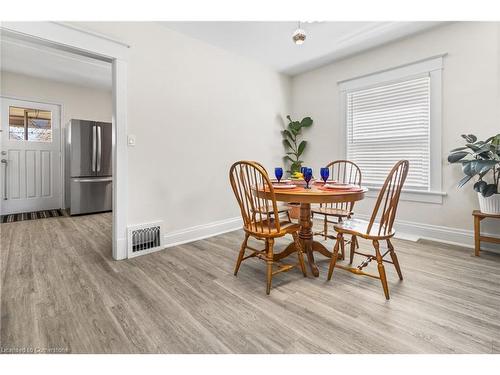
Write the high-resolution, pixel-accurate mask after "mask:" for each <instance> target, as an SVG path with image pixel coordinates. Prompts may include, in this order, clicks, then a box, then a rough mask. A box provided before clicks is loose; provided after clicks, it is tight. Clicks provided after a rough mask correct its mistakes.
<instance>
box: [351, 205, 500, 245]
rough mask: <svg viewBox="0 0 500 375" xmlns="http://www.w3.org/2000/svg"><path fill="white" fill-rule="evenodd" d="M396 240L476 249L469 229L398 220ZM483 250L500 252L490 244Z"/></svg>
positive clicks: (357, 215) (472, 233)
mask: <svg viewBox="0 0 500 375" xmlns="http://www.w3.org/2000/svg"><path fill="white" fill-rule="evenodd" d="M355 216H356V217H357V218H360V219H364V220H369V219H370V217H369V216H368V215H360V214H356V215H355ZM394 227H395V229H396V238H400V239H403V240H409V241H415V242H416V241H418V240H419V239H422V240H430V241H436V242H442V243H445V244H450V245H457V246H462V247H467V248H474V232H473V231H472V230H467V229H459V228H451V227H445V226H440V225H431V224H422V223H416V222H413V221H406V220H396V222H395V223H394ZM482 235H483V236H491V237H498V235H495V234H492V233H484V232H483V233H482ZM481 248H482V249H484V250H491V251H495V252H499V251H500V247H499V246H495V245H494V244H490V243H485V242H482V243H481Z"/></svg>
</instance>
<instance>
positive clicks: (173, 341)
mask: <svg viewBox="0 0 500 375" xmlns="http://www.w3.org/2000/svg"><path fill="white" fill-rule="evenodd" d="M0 231H1V254H0V260H1V264H0V265H1V284H2V285H1V323H0V324H1V325H0V331H1V335H0V340H1V341H0V348H1V350H2V352H9V351H13V350H20V349H22V348H27V350H33V351H42V352H43V351H46V350H61V351H63V352H66V351H67V352H72V353H499V352H500V255H496V254H491V253H487V252H483V253H482V254H481V257H480V258H475V257H472V256H471V253H472V251H471V250H470V249H462V248H457V247H452V246H446V245H440V244H436V243H430V242H424V243H413V242H408V241H403V240H395V241H394V244H395V247H396V251H397V252H398V254H399V259H400V263H401V266H402V269H403V275H404V277H405V280H404V281H402V282H400V281H399V280H398V278H397V275H396V273H395V270H393V269H392V268H391V267H390V265H388V266H387V268H386V269H387V273H388V279H389V288H390V293H391V300H390V301H386V300H385V298H384V295H383V291H382V287H381V285H380V282H379V281H378V280H375V279H371V278H366V277H359V276H355V275H352V274H350V273H348V272H345V271H342V270H335V273H334V277H333V280H332V281H331V282H326V281H325V279H326V273H327V269H328V261H327V260H324V261H320V262H319V265H320V277H319V278H313V277H311V276H310V277H308V278H303V277H302V274H301V273H300V272H299V271H298V270H292V271H290V272H288V273H282V274H279V275H277V276H276V277H275V278H274V280H273V288H272V290H271V295H270V296H266V294H265V281H264V280H265V265H264V263H262V262H261V261H258V260H256V259H250V260H248V261H245V262H244V263H243V265H242V266H241V269H240V272H239V274H238V277H234V276H233V267H234V263H235V260H236V256H237V251H238V249H239V246H240V243H241V240H242V238H243V233H242V232H240V231H237V232H232V233H228V234H224V235H220V236H217V237H213V238H209V239H206V240H201V241H196V242H193V243H190V244H186V245H182V246H177V247H175V248H170V249H166V250H164V251H160V252H157V253H154V254H150V255H145V256H141V257H137V258H134V259H130V260H124V261H113V260H112V259H111V215H110V214H99V215H89V216H80V217H62V218H51V219H43V220H34V221H26V222H16V223H8V224H1V225H0ZM289 241H290V239H285V240H279V241H278V242H277V248H278V249H280V248H284V246H285V245H286V244H287V243H288V242H289ZM360 244H361V249H362V250H363V249H364V250H367V249H368V248H369V244H368V243H367V242H366V241H360ZM256 245H257V246H258V245H259V243H257V244H256ZM331 246H332V243H331V242H330V241H329V242H328V247H331ZM361 260H362V259H361V258H355V263H356V262H358V263H359V262H361ZM356 264H357V263H356ZM369 268H371V270H372V271H376V266H375V265H373V264H372V265H370V266H369Z"/></svg>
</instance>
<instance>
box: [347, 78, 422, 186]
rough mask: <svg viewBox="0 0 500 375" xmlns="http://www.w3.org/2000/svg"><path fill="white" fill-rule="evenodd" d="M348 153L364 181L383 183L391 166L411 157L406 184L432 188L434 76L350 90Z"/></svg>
mask: <svg viewBox="0 0 500 375" xmlns="http://www.w3.org/2000/svg"><path fill="white" fill-rule="evenodd" d="M346 121H347V157H348V159H349V160H352V161H353V162H355V163H356V164H357V165H358V166H359V167H360V168H361V171H362V172H363V184H366V185H369V186H370V185H371V186H380V185H382V184H383V183H384V181H385V178H386V177H387V174H388V172H389V170H390V169H391V168H392V166H393V165H394V164H395V163H396V162H397V161H398V160H401V159H406V160H409V162H410V169H409V172H408V177H407V179H406V183H405V188H406V189H413V190H426V191H428V190H430V77H429V76H428V75H426V76H424V77H419V78H412V79H407V80H400V81H398V82H392V83H384V84H379V85H376V86H371V87H369V88H363V89H356V90H353V91H348V92H347V93H346Z"/></svg>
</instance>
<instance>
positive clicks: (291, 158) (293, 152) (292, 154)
mask: <svg viewBox="0 0 500 375" xmlns="http://www.w3.org/2000/svg"><path fill="white" fill-rule="evenodd" d="M286 118H287V119H288V121H289V123H288V126H287V127H286V129H285V130H283V131H282V132H281V134H282V135H283V145H284V146H285V150H286V156H284V157H283V159H284V161H285V163H287V162H290V163H291V164H290V169H289V170H288V171H287V172H288V173H289V174H290V175H293V174H294V173H297V172H299V171H300V167H302V163H303V161H302V160H300V157H301V155H302V154H303V153H304V150H305V148H306V145H307V141H304V140H303V141H300V140H299V136H300V135H301V130H302V128H308V127H310V126H311V125H312V124H313V120H312V119H311V118H310V117H304V118H303V119H302V120H301V121H293V120H292V119H291V117H290V115H288V116H286Z"/></svg>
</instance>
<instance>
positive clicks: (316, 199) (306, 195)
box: [259, 183, 368, 277]
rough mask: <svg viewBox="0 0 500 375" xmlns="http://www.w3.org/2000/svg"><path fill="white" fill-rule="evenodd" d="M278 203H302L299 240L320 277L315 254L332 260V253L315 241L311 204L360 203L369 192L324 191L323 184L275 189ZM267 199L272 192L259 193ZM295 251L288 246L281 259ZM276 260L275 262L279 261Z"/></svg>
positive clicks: (360, 189) (365, 190)
mask: <svg viewBox="0 0 500 375" xmlns="http://www.w3.org/2000/svg"><path fill="white" fill-rule="evenodd" d="M273 190H274V194H275V197H276V200H277V201H281V202H287V203H291V202H294V203H300V218H299V224H300V231H299V238H300V240H301V243H302V246H303V249H304V251H305V253H306V255H307V260H308V263H309V267H310V268H311V272H312V274H313V275H314V276H316V277H318V276H319V270H318V266H317V265H316V263H315V261H314V254H313V253H314V252H315V251H317V252H319V253H320V254H322V255H324V256H326V257H329V258H331V257H332V252H331V251H329V250H327V248H326V247H325V246H323V244H321V243H320V242H318V241H314V240H313V232H312V226H313V223H312V218H311V204H314V203H341V202H356V201H360V200H362V199H363V198H364V197H365V193H366V192H367V191H368V189H366V188H359V189H357V190H356V189H354V190H349V189H346V190H340V189H324V188H322V184H318V183H316V184H314V183H312V184H311V186H310V189H306V188H305V186H300V185H299V186H297V187H296V188H292V189H277V188H275V189H273ZM259 193H260V194H262V195H263V196H264V197H265V198H271V197H270V192H269V191H268V190H267V189H266V191H262V190H261V191H259ZM260 194H259V195H260ZM294 251H295V245H294V244H293V242H292V243H291V244H290V245H288V247H287V248H286V249H285V250H284V251H283V252H281V253H280V254H279V257H278V258H279V259H283V258H285V257H287V256H288V255H290V254H291V253H293V252H294ZM279 259H275V260H279Z"/></svg>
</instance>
